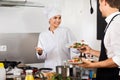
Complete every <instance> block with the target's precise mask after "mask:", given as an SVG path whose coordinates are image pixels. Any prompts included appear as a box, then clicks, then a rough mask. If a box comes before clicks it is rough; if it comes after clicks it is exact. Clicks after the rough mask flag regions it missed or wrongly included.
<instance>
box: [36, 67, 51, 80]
mask: <svg viewBox="0 0 120 80" xmlns="http://www.w3.org/2000/svg"><path fill="white" fill-rule="evenodd" d="M50 71H52V68H40V69H39V70H38V71H37V72H36V73H35V78H39V79H40V80H49V79H48V78H47V73H49V72H50Z"/></svg>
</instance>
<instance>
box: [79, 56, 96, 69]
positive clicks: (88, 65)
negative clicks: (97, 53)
mask: <svg viewBox="0 0 120 80" xmlns="http://www.w3.org/2000/svg"><path fill="white" fill-rule="evenodd" d="M93 64H94V63H93V62H91V61H89V60H86V59H85V58H82V63H81V64H77V66H80V67H83V68H94V66H93Z"/></svg>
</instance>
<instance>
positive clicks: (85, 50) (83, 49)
mask: <svg viewBox="0 0 120 80" xmlns="http://www.w3.org/2000/svg"><path fill="white" fill-rule="evenodd" d="M78 50H79V51H80V52H82V53H86V54H91V55H94V56H96V57H99V56H100V51H97V50H94V49H92V48H91V47H89V46H88V45H83V46H81V47H79V48H78Z"/></svg>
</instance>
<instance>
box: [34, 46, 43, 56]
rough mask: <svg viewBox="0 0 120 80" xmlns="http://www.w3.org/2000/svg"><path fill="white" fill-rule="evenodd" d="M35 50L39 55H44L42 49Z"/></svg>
mask: <svg viewBox="0 0 120 80" xmlns="http://www.w3.org/2000/svg"><path fill="white" fill-rule="evenodd" d="M35 49H36V51H37V52H38V54H39V55H42V52H43V50H42V48H40V47H36V48H35Z"/></svg>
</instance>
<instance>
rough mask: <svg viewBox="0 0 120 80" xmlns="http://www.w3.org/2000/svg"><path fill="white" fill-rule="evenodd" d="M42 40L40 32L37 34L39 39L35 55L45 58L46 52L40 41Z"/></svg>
mask: <svg viewBox="0 0 120 80" xmlns="http://www.w3.org/2000/svg"><path fill="white" fill-rule="evenodd" d="M43 42H44V41H43V40H42V36H41V34H40V35H39V39H38V46H37V48H36V55H37V58H38V59H45V58H46V53H45V52H44V50H43V46H42V43H43Z"/></svg>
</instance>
